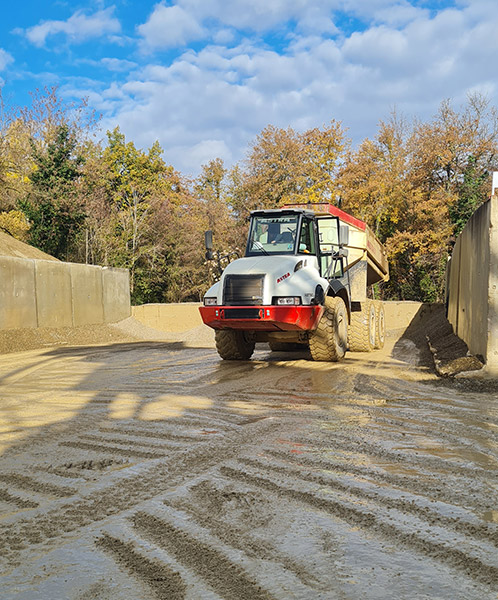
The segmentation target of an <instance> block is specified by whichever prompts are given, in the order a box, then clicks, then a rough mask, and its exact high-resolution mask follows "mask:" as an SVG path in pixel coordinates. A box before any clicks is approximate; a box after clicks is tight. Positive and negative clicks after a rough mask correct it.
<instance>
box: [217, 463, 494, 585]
mask: <svg viewBox="0 0 498 600" xmlns="http://www.w3.org/2000/svg"><path fill="white" fill-rule="evenodd" d="M219 470H220V473H221V474H222V475H224V476H225V477H227V478H228V479H230V480H235V481H239V482H243V483H245V484H248V485H251V486H254V487H256V488H257V489H263V490H266V491H269V492H271V493H272V494H275V495H277V496H279V497H280V498H288V499H289V500H293V501H296V502H299V503H301V504H304V505H306V506H310V507H312V508H314V509H320V510H322V511H324V512H325V513H327V514H331V515H333V516H335V517H337V518H339V519H341V520H343V521H345V522H346V523H348V524H350V525H352V526H355V527H361V528H362V529H364V530H366V531H371V532H373V533H375V534H377V535H379V536H382V537H383V538H386V539H388V540H390V542H391V543H394V544H395V545H400V546H404V547H406V548H408V549H411V550H413V551H415V552H417V553H419V554H421V555H423V556H426V557H430V558H432V559H434V560H436V561H438V562H442V563H445V564H447V565H448V566H450V567H452V568H453V569H456V570H458V571H460V572H461V573H465V574H466V576H467V577H469V578H470V579H473V580H475V581H477V582H479V583H483V584H486V585H489V586H496V582H497V581H498V566H494V565H491V564H487V563H485V562H483V561H482V560H480V559H479V558H477V557H475V556H472V555H469V554H467V553H465V552H464V551H462V550H458V549H457V548H455V547H452V546H449V545H448V544H444V543H441V542H434V541H431V540H429V539H426V538H424V537H422V536H420V535H418V533H408V532H406V531H403V530H402V529H400V528H399V527H396V526H395V525H392V524H390V523H387V522H385V521H382V520H380V519H379V518H378V516H377V515H376V514H374V513H373V512H368V511H363V510H360V509H358V508H355V507H354V506H351V504H349V503H348V504H346V503H345V502H341V501H337V500H332V499H330V498H324V497H322V496H320V495H318V494H319V491H320V490H317V491H316V492H311V491H303V490H300V489H296V488H295V487H292V486H291V485H290V484H289V485H284V484H282V483H277V482H275V481H274V480H271V479H268V478H266V477H261V476H260V475H255V474H252V473H248V472H247V471H246V470H244V469H242V468H240V469H237V468H234V467H229V466H226V465H225V466H221V467H220V469H219Z"/></svg>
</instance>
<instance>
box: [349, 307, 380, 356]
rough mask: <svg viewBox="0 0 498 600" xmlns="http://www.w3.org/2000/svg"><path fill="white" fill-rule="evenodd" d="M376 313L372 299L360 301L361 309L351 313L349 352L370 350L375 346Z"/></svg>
mask: <svg viewBox="0 0 498 600" xmlns="http://www.w3.org/2000/svg"><path fill="white" fill-rule="evenodd" d="M375 324H376V313H375V306H374V303H373V302H372V300H366V301H365V302H362V303H361V311H357V312H352V313H351V323H350V324H349V329H348V341H349V349H350V350H351V352H371V351H372V350H373V349H374V348H375V335H376V333H375V331H376V326H375Z"/></svg>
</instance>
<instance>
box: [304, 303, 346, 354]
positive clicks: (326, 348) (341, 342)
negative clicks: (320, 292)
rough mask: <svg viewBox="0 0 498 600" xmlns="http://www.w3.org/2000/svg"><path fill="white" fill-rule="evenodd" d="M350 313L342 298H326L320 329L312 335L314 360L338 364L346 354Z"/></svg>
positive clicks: (311, 342)
mask: <svg viewBox="0 0 498 600" xmlns="http://www.w3.org/2000/svg"><path fill="white" fill-rule="evenodd" d="M347 343H348V313H347V311H346V305H345V304H344V301H343V300H342V298H338V297H336V298H325V310H324V311H323V315H322V318H321V319H320V321H319V323H318V327H317V328H316V329H315V331H313V332H312V333H311V334H310V339H309V344H310V352H311V356H312V358H313V360H319V361H332V362H337V361H339V360H341V358H343V356H344V354H345V353H346V349H347Z"/></svg>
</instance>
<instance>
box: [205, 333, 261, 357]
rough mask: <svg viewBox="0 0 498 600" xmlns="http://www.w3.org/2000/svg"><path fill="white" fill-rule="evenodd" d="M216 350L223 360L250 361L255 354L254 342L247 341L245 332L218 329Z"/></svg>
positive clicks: (215, 335) (215, 334)
mask: <svg viewBox="0 0 498 600" xmlns="http://www.w3.org/2000/svg"><path fill="white" fill-rule="evenodd" d="M214 339H215V341H216V350H218V354H219V355H220V356H221V358H223V360H249V359H250V358H251V356H252V353H253V352H254V346H255V345H256V344H255V343H254V342H252V341H250V340H248V339H247V335H246V333H245V332H244V331H235V330H233V329H216V330H215V333H214Z"/></svg>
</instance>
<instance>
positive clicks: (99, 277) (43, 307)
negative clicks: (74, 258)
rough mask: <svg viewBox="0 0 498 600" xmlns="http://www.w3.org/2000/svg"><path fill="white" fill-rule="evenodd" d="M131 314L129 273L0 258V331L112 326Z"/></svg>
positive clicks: (56, 262)
mask: <svg viewBox="0 0 498 600" xmlns="http://www.w3.org/2000/svg"><path fill="white" fill-rule="evenodd" d="M130 315H131V306H130V289H129V274H128V270H127V269H108V268H105V267H97V266H93V265H82V264H76V263H64V262H59V261H48V260H38V259H28V258H15V257H11V256H0V330H1V329H23V328H36V327H77V326H80V325H96V324H99V323H114V322H117V321H121V320H122V319H125V318H127V317H129V316H130Z"/></svg>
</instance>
